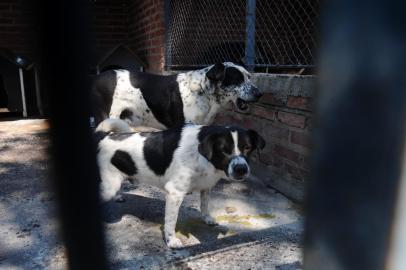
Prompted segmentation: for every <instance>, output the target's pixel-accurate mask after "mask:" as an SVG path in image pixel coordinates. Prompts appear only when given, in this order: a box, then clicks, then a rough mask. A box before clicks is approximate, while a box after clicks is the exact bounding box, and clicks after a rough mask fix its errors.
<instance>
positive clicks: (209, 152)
mask: <svg viewBox="0 0 406 270" xmlns="http://www.w3.org/2000/svg"><path fill="white" fill-rule="evenodd" d="M198 150H199V153H200V154H201V155H202V156H204V157H205V158H206V159H207V160H208V161H210V160H211V157H212V156H213V138H212V136H210V135H209V136H206V137H205V138H204V139H203V140H202V141H201V142H200V144H199V147H198Z"/></svg>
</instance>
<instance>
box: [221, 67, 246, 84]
mask: <svg viewBox="0 0 406 270" xmlns="http://www.w3.org/2000/svg"><path fill="white" fill-rule="evenodd" d="M242 82H244V75H242V73H241V71H239V70H238V69H236V68H235V67H229V68H227V69H226V70H225V72H224V80H223V86H229V85H239V84H240V83H242Z"/></svg>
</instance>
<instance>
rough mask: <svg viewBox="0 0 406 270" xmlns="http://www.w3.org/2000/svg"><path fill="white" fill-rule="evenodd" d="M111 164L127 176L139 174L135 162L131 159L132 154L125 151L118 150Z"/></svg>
mask: <svg viewBox="0 0 406 270" xmlns="http://www.w3.org/2000/svg"><path fill="white" fill-rule="evenodd" d="M111 164H113V165H114V166H115V167H116V168H117V169H119V170H120V171H122V172H123V173H125V174H126V175H129V176H132V175H135V174H136V173H137V167H135V163H134V160H133V159H132V158H131V156H130V154H128V153H127V152H125V151H122V150H117V151H116V152H115V153H114V155H113V156H112V157H111Z"/></svg>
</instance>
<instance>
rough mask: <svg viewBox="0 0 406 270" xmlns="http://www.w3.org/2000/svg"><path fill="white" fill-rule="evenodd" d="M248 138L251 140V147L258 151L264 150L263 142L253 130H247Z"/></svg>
mask: <svg viewBox="0 0 406 270" xmlns="http://www.w3.org/2000/svg"><path fill="white" fill-rule="evenodd" d="M248 136H249V137H250V139H251V143H252V146H253V147H254V148H255V149H257V150H258V151H260V150H262V149H264V148H265V140H264V139H263V138H262V137H261V135H259V134H258V132H256V131H255V130H253V129H250V130H248Z"/></svg>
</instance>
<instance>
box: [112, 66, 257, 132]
mask: <svg viewBox="0 0 406 270" xmlns="http://www.w3.org/2000/svg"><path fill="white" fill-rule="evenodd" d="M224 65H225V66H226V67H235V68H237V69H238V70H240V71H241V72H242V74H243V76H244V83H243V84H241V85H240V86H230V87H228V88H227V89H222V90H221V89H219V85H215V84H214V83H212V82H211V81H210V80H209V79H208V78H207V77H206V73H207V71H208V70H210V68H212V67H213V66H209V67H206V68H204V69H200V70H194V71H189V72H184V73H180V74H178V75H177V79H176V80H177V82H178V86H179V92H180V95H181V98H182V102H183V114H184V117H185V122H186V123H188V122H190V123H194V124H201V125H208V124H211V123H212V122H213V120H214V118H215V116H216V115H217V114H218V113H219V112H220V111H221V109H222V108H224V107H225V106H226V104H227V103H229V102H234V103H236V100H237V98H238V97H240V98H243V99H247V100H248V99H249V98H250V97H249V89H250V88H251V86H252V85H253V83H252V82H251V80H250V76H251V75H250V73H249V72H248V71H247V70H245V69H244V68H243V67H241V66H238V65H235V64H233V63H231V62H225V63H224ZM115 72H116V74H117V84H116V87H115V90H114V95H113V102H112V105H111V108H110V114H109V116H110V117H111V118H116V119H118V118H120V114H121V112H122V111H123V110H124V109H128V110H131V111H132V112H133V115H132V119H131V120H130V122H129V123H130V124H131V125H133V126H140V125H143V126H148V127H154V128H158V129H166V128H165V126H164V125H163V124H161V123H160V122H159V121H158V120H157V119H156V118H155V117H154V115H153V114H152V112H151V111H149V112H147V109H149V108H148V105H147V104H146V102H145V100H144V99H143V96H142V92H141V90H140V89H139V88H134V87H133V86H132V85H131V82H130V73H129V71H127V70H116V71H115Z"/></svg>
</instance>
